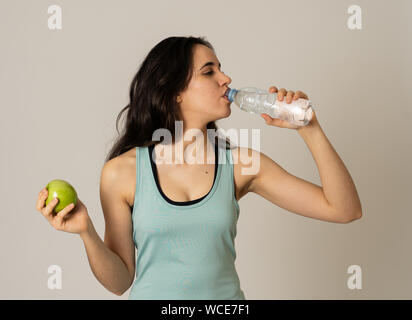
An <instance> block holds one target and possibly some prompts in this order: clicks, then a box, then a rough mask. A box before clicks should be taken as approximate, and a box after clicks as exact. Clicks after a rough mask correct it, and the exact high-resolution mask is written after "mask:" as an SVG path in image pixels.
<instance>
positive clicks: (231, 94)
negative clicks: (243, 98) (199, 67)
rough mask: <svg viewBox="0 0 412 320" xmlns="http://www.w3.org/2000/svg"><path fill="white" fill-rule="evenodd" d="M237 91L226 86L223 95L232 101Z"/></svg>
mask: <svg viewBox="0 0 412 320" xmlns="http://www.w3.org/2000/svg"><path fill="white" fill-rule="evenodd" d="M237 92H238V90H236V89H230V88H228V89H227V90H226V92H225V96H226V97H227V98H228V99H229V101H230V102H233V100H235V95H236V93H237Z"/></svg>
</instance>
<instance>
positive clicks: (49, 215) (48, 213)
mask: <svg viewBox="0 0 412 320" xmlns="http://www.w3.org/2000/svg"><path fill="white" fill-rule="evenodd" d="M58 202H59V198H57V197H56V198H54V199H53V200H52V201H50V202H49V204H48V205H47V206H46V207H45V208H43V210H42V213H43V215H44V216H45V217H46V218H47V219H48V220H50V219H52V217H53V209H54V207H55V206H56V205H57V203H58Z"/></svg>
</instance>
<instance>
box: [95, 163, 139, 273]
mask: <svg viewBox="0 0 412 320" xmlns="http://www.w3.org/2000/svg"><path fill="white" fill-rule="evenodd" d="M126 185H127V180H126V172H125V170H124V167H123V168H122V166H121V163H119V160H118V159H112V160H110V161H108V162H107V163H105V165H104V167H103V169H102V172H101V179H100V201H101V205H102V209H103V214H104V220H105V233H104V243H105V244H106V245H107V246H108V248H110V249H111V250H112V251H113V252H115V253H116V254H117V255H118V256H119V257H120V258H121V259H122V261H123V262H124V263H125V265H126V266H127V269H128V271H129V274H130V276H131V278H132V279H133V278H134V273H135V246H134V242H133V223H132V214H131V210H130V207H129V204H128V203H127V201H126V196H125V195H126V193H125V186H126Z"/></svg>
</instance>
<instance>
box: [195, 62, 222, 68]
mask: <svg viewBox="0 0 412 320" xmlns="http://www.w3.org/2000/svg"><path fill="white" fill-rule="evenodd" d="M210 65H212V66H214V65H215V63H214V62H212V61H209V62H206V63H205V64H204V65H203V67H201V68H200V69H199V70H202V69H203V68H204V67H206V66H210ZM221 66H222V65H221V64H220V62H219V68H220V67H221Z"/></svg>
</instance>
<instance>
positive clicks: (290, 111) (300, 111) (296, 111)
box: [225, 87, 313, 126]
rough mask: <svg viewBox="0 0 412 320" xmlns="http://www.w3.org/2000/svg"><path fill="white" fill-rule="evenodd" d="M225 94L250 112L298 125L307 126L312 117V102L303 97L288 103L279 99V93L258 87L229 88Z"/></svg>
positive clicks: (231, 100)
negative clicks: (264, 114)
mask: <svg viewBox="0 0 412 320" xmlns="http://www.w3.org/2000/svg"><path fill="white" fill-rule="evenodd" d="M225 96H226V97H227V98H228V100H229V101H230V102H234V103H235V104H236V105H237V106H238V107H239V108H240V109H241V110H243V111H247V112H250V113H256V114H261V113H266V114H268V115H270V116H271V117H272V118H278V119H281V120H286V121H287V122H289V123H291V124H294V125H297V126H306V125H307V124H308V123H309V122H310V120H311V119H312V115H313V112H312V108H313V107H312V103H311V101H310V100H306V99H301V98H299V99H298V100H294V101H292V102H291V103H286V98H284V100H283V101H278V100H277V93H269V92H267V91H264V90H261V89H258V88H252V87H248V88H242V89H239V90H236V89H231V88H229V89H227V90H226V92H225Z"/></svg>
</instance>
